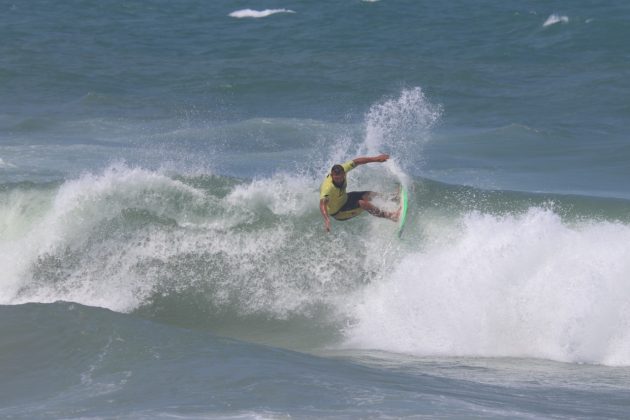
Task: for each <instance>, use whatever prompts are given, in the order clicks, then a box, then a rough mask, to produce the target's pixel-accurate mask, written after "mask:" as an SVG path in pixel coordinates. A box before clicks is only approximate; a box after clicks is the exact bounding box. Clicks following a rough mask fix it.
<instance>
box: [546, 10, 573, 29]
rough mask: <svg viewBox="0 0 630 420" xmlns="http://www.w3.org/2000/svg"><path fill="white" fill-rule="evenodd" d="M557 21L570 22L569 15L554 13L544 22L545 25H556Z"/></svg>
mask: <svg viewBox="0 0 630 420" xmlns="http://www.w3.org/2000/svg"><path fill="white" fill-rule="evenodd" d="M556 23H569V17H568V16H562V15H558V14H555V13H554V14H552V15H550V16H549V17H548V18H547V20H546V21H545V23H543V27H547V26H551V25H555V24H556Z"/></svg>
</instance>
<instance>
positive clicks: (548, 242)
mask: <svg viewBox="0 0 630 420" xmlns="http://www.w3.org/2000/svg"><path fill="white" fill-rule="evenodd" d="M432 229H433V231H427V232H426V234H427V237H428V238H427V239H428V241H427V243H426V244H425V249H424V250H423V251H416V252H412V253H410V254H408V255H406V256H405V257H404V258H403V259H402V260H401V261H400V262H399V263H398V264H397V266H396V267H395V268H394V270H393V272H392V274H391V275H390V276H388V277H387V278H386V279H385V280H384V281H382V282H377V283H374V284H371V285H369V286H368V287H367V288H366V289H365V290H364V291H362V292H361V293H360V294H359V296H358V297H357V300H356V301H355V302H356V304H355V305H354V306H352V307H351V309H350V312H351V316H352V317H353V318H354V319H355V320H356V323H355V324H353V325H352V326H351V327H349V328H348V330H347V337H348V342H347V345H348V346H351V347H359V348H368V349H379V350H386V351H393V352H400V353H407V354H414V355H421V356H426V355H443V356H475V357H533V358H544V359H552V360H558V361H565V362H588V363H602V364H608V365H630V333H629V332H628V331H630V329H629V327H630V284H629V283H628V281H627V280H628V277H629V276H630V247H629V246H628V244H629V243H630V226H628V225H624V224H620V223H613V222H595V221H590V222H582V223H579V224H576V225H567V224H566V223H563V222H562V220H561V219H560V217H559V216H558V215H557V214H555V213H554V212H552V211H551V210H548V209H541V208H531V209H530V210H529V211H527V212H526V213H525V214H522V215H507V216H503V217H498V216H492V215H487V214H480V213H469V214H467V215H466V216H465V217H463V219H462V220H461V222H460V224H459V226H458V225H455V224H453V225H450V224H448V225H447V226H442V228H440V227H439V226H438V225H437V223H433V227H432Z"/></svg>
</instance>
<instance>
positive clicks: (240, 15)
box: [229, 9, 295, 19]
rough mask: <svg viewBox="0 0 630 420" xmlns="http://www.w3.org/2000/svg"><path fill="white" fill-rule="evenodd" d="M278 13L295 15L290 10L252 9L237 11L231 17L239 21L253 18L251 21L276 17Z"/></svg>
mask: <svg viewBox="0 0 630 420" xmlns="http://www.w3.org/2000/svg"><path fill="white" fill-rule="evenodd" d="M277 13H295V11H293V10H290V9H266V10H252V9H243V10H236V11H234V12H232V13H230V14H229V16H230V17H233V18H237V19H244V18H251V19H260V18H264V17H267V16H271V15H275V14H277Z"/></svg>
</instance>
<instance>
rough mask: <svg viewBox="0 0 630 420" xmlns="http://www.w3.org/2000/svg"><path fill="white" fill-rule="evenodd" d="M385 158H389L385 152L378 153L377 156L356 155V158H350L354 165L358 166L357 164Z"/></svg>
mask: <svg viewBox="0 0 630 420" xmlns="http://www.w3.org/2000/svg"><path fill="white" fill-rule="evenodd" d="M387 159H389V155H387V154H384V153H383V154H380V155H378V156H366V157H358V158H354V159H352V161H353V162H354V164H355V166H359V165H364V164H366V163H373V162H379V163H381V162H385V161H386V160H387Z"/></svg>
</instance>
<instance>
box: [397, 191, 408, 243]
mask: <svg viewBox="0 0 630 420" xmlns="http://www.w3.org/2000/svg"><path fill="white" fill-rule="evenodd" d="M398 197H399V199H400V216H399V217H398V237H399V238H402V234H403V231H404V230H405V223H407V208H408V207H409V193H408V192H407V188H405V186H404V185H402V184H400V190H399V191H398Z"/></svg>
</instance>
